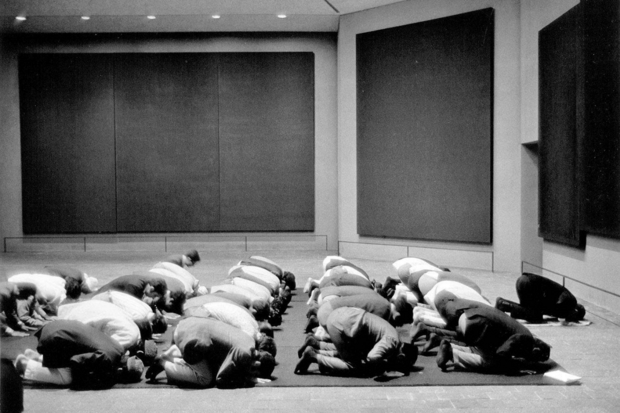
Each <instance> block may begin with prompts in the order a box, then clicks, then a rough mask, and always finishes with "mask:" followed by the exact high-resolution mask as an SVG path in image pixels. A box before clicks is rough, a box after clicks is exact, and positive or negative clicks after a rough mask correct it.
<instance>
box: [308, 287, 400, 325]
mask: <svg viewBox="0 0 620 413" xmlns="http://www.w3.org/2000/svg"><path fill="white" fill-rule="evenodd" d="M341 307H353V308H359V309H362V310H364V311H367V312H368V313H371V314H374V315H376V316H379V317H381V318H382V319H384V320H389V318H390V302H389V301H388V300H386V299H385V298H383V297H382V296H381V295H379V294H377V293H375V294H358V295H351V296H344V297H337V298H334V299H333V300H328V301H326V302H324V303H323V304H321V306H320V307H319V310H318V311H317V318H318V322H319V324H320V325H321V326H323V327H325V326H326V324H327V319H328V317H329V315H330V314H331V313H332V312H333V311H334V310H336V309H338V308H341Z"/></svg>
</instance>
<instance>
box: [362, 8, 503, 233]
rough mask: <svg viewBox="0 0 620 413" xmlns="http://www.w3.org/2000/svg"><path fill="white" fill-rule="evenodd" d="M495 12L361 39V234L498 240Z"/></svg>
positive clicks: (486, 10)
mask: <svg viewBox="0 0 620 413" xmlns="http://www.w3.org/2000/svg"><path fill="white" fill-rule="evenodd" d="M493 36H494V11H493V9H484V10H479V11H475V12H471V13H465V14H460V15H456V16H451V17H447V18H442V19H437V20H431V21H426V22H422V23H416V24H411V25H407V26H401V27H394V28H390V29H386V30H380V31H375V32H369V33H364V34H359V35H358V36H357V76H358V78H357V82H358V83H357V94H358V95H357V98H358V114H357V124H358V135H357V139H358V144H357V155H358V157H357V162H358V173H357V179H358V183H357V185H358V232H359V234H360V235H367V236H386V237H397V238H410V239H427V240H438V241H459V242H473V243H490V242H491V240H492V153H493V151H492V148H493V145H492V125H493V121H492V112H493V100H492V99H493V43H494V37H493Z"/></svg>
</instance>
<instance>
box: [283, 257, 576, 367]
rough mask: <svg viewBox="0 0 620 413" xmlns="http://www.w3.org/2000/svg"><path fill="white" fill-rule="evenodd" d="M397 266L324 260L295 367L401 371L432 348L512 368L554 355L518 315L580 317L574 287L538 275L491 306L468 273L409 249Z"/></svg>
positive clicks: (468, 363)
mask: <svg viewBox="0 0 620 413" xmlns="http://www.w3.org/2000/svg"><path fill="white" fill-rule="evenodd" d="M393 268H394V270H395V273H396V276H390V275H388V276H387V277H386V279H385V282H384V283H383V284H381V283H379V282H377V281H376V280H374V279H371V277H370V276H369V275H368V273H367V272H366V271H364V270H363V269H362V268H360V267H359V266H357V265H355V264H353V263H352V262H350V261H349V260H347V259H345V258H343V257H339V256H328V257H326V258H325V260H324V261H323V275H322V276H321V277H320V278H318V279H313V278H309V279H308V281H307V282H306V284H305V286H304V292H305V293H307V294H308V296H309V299H308V302H307V304H308V311H307V318H308V320H307V324H306V326H305V328H304V333H305V334H307V335H306V338H305V341H304V344H303V345H302V346H301V348H300V349H299V351H298V356H299V362H298V363H297V365H296V366H295V373H296V374H308V373H309V369H310V368H311V366H312V365H313V364H315V363H316V364H317V365H318V372H319V373H321V374H328V375H340V376H377V375H381V374H384V373H386V372H390V371H392V372H400V373H403V374H405V375H407V374H409V372H410V370H411V368H412V367H413V366H414V364H415V362H416V361H417V357H418V355H419V354H423V355H427V354H428V353H429V352H430V350H432V349H435V348H438V351H437V356H436V364H437V366H438V367H439V368H440V369H441V370H442V371H448V370H452V369H457V370H469V371H479V372H486V373H496V374H512V373H515V372H518V371H523V370H528V369H531V368H533V367H535V366H536V365H538V364H539V363H541V362H545V361H547V360H548V359H549V356H550V346H549V345H548V344H547V343H545V342H544V341H542V340H541V339H539V338H538V337H536V336H535V335H534V334H532V332H531V331H530V330H529V329H528V328H527V326H526V325H524V324H525V323H524V321H527V322H530V323H539V322H543V320H544V316H551V317H557V318H562V319H564V320H565V321H568V322H570V321H573V322H575V321H579V320H582V319H583V318H584V316H585V308H584V307H583V306H582V305H581V304H579V303H578V302H577V300H576V298H575V297H574V296H573V295H572V294H571V293H570V291H568V290H567V289H566V288H565V287H563V286H562V285H560V284H558V283H556V282H554V281H552V280H550V279H548V278H545V277H542V276H539V275H535V274H530V273H523V274H522V275H521V276H520V277H519V278H518V280H517V283H516V290H517V291H516V292H517V295H518V297H519V302H518V303H517V302H514V301H509V300H506V299H504V298H501V297H499V298H497V301H496V303H495V305H493V304H491V303H490V302H489V300H487V299H486V298H485V297H484V296H483V294H482V290H481V288H480V287H479V286H478V285H477V284H476V283H475V282H474V281H473V280H472V279H470V278H469V277H467V276H465V275H462V274H458V273H455V272H452V271H450V270H449V269H448V268H443V267H440V266H438V265H436V264H434V263H432V262H430V261H427V260H424V259H420V258H414V257H407V258H403V259H400V260H397V261H396V262H394V263H393ZM405 325H406V326H407V328H405V329H403V328H402V327H403V326H405ZM409 325H410V327H409ZM403 330H405V331H406V334H403Z"/></svg>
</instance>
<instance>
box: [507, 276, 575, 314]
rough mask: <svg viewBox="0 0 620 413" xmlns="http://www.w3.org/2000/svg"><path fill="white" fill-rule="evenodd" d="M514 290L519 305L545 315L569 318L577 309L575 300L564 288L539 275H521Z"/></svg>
mask: <svg viewBox="0 0 620 413" xmlns="http://www.w3.org/2000/svg"><path fill="white" fill-rule="evenodd" d="M516 289H517V295H518V296H519V301H520V303H521V305H523V306H525V307H529V308H532V309H534V310H538V311H540V312H541V313H543V314H545V315H551V316H554V317H560V318H570V315H571V313H573V312H574V311H575V308H576V307H577V299H576V298H575V296H574V295H573V294H572V293H571V292H570V291H569V290H568V289H567V288H566V287H564V286H562V285H561V284H559V283H557V282H555V281H553V280H551V279H549V278H546V277H542V276H540V275H536V274H530V273H524V274H522V275H521V276H520V277H519V278H518V279H517V282H516Z"/></svg>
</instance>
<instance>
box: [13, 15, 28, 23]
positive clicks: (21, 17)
mask: <svg viewBox="0 0 620 413" xmlns="http://www.w3.org/2000/svg"><path fill="white" fill-rule="evenodd" d="M15 20H19V21H20V22H23V21H24V20H26V17H25V16H17V17H16V18H15Z"/></svg>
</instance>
